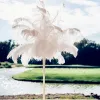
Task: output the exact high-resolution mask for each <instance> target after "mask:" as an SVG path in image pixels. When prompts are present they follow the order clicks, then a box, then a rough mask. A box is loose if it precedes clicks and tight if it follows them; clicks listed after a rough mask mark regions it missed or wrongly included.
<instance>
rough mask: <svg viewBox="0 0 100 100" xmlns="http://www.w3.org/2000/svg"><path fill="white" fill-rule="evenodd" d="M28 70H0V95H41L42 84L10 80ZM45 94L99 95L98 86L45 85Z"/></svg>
mask: <svg viewBox="0 0 100 100" xmlns="http://www.w3.org/2000/svg"><path fill="white" fill-rule="evenodd" d="M25 70H29V69H28V68H24V67H21V68H11V69H0V95H18V94H42V83H36V82H24V81H17V80H14V79H12V77H11V76H12V75H14V74H17V73H20V72H23V71H25ZM47 93H52V94H53V93H84V94H90V93H96V94H99V95H100V84H67V83H66V84H59V83H56V84H54V83H53V84H51V83H47V84H46V94H47Z"/></svg>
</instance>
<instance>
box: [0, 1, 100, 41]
mask: <svg viewBox="0 0 100 100" xmlns="http://www.w3.org/2000/svg"><path fill="white" fill-rule="evenodd" d="M44 1H45V5H46V7H47V9H48V10H49V11H50V13H51V14H52V17H54V16H55V15H56V13H57V11H59V13H60V18H61V20H63V21H64V23H63V25H62V26H63V28H65V27H67V28H78V29H80V30H81V34H82V35H83V36H84V37H86V38H87V39H90V40H93V41H96V42H97V43H100V0H44ZM37 3H38V0H0V41H5V40H8V39H15V38H18V37H17V35H15V33H14V32H13V30H12V23H13V20H14V19H16V18H18V17H29V16H30V15H32V11H33V8H34V7H35V6H36V4H37ZM63 3H64V8H62V4H63ZM33 17H34V16H33Z"/></svg>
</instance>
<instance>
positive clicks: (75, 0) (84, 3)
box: [66, 0, 98, 6]
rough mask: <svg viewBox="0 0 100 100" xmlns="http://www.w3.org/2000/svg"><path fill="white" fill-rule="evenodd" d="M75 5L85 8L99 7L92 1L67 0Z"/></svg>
mask: <svg viewBox="0 0 100 100" xmlns="http://www.w3.org/2000/svg"><path fill="white" fill-rule="evenodd" d="M66 1H68V2H70V3H73V4H78V5H84V6H97V5H98V3H96V2H94V1H90V0H66Z"/></svg>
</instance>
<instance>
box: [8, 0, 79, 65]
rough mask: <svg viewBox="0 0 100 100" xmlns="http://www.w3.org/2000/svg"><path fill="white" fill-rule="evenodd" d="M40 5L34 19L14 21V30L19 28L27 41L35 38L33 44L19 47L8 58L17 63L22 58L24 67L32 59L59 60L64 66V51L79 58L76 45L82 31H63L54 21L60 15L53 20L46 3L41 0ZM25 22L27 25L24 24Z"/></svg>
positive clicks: (69, 29)
mask: <svg viewBox="0 0 100 100" xmlns="http://www.w3.org/2000/svg"><path fill="white" fill-rule="evenodd" d="M40 4H41V7H40V6H37V7H36V11H37V12H36V11H35V12H34V16H33V17H34V18H33V19H27V18H17V19H15V21H14V22H15V23H14V25H13V29H16V28H19V29H20V30H21V34H22V35H23V37H26V38H25V39H27V41H30V38H29V37H31V38H35V40H34V41H31V43H27V44H22V45H19V46H18V47H16V48H14V49H13V50H12V51H11V52H10V53H9V54H8V57H7V58H9V57H12V59H13V61H14V62H15V63H17V58H18V57H19V56H21V61H22V63H23V64H24V65H27V64H28V62H29V60H30V59H32V58H36V59H42V58H44V57H45V58H47V59H52V58H53V57H55V58H58V62H59V63H60V64H62V63H65V60H64V58H63V56H62V55H61V52H62V51H66V52H69V53H71V54H73V55H74V57H76V56H77V51H78V49H77V48H76V47H75V46H74V43H75V41H76V38H77V34H79V33H80V30H79V29H77V28H67V29H66V30H63V29H62V28H61V27H59V26H57V25H55V23H54V21H55V20H56V18H57V16H58V13H57V15H56V17H54V18H53V19H52V18H50V14H49V12H48V11H47V9H46V8H45V5H44V2H43V1H41V0H40ZM35 16H36V17H35ZM31 20H32V21H31ZM23 21H25V22H26V23H25V24H23Z"/></svg>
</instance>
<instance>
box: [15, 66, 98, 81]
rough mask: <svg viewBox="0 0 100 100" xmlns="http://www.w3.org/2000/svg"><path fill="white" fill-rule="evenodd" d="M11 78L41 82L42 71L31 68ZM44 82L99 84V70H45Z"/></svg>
mask: <svg viewBox="0 0 100 100" xmlns="http://www.w3.org/2000/svg"><path fill="white" fill-rule="evenodd" d="M13 78H14V79H17V80H23V81H36V82H42V69H41V68H33V69H32V70H28V71H25V72H23V73H20V74H17V75H14V76H13ZM46 82H61V83H63V82H69V83H100V68H95V69H92V68H91V69H89V68H86V69H83V68H67V69H65V68H60V69H58V68H54V69H52V68H51V69H50V68H47V69H46Z"/></svg>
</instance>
